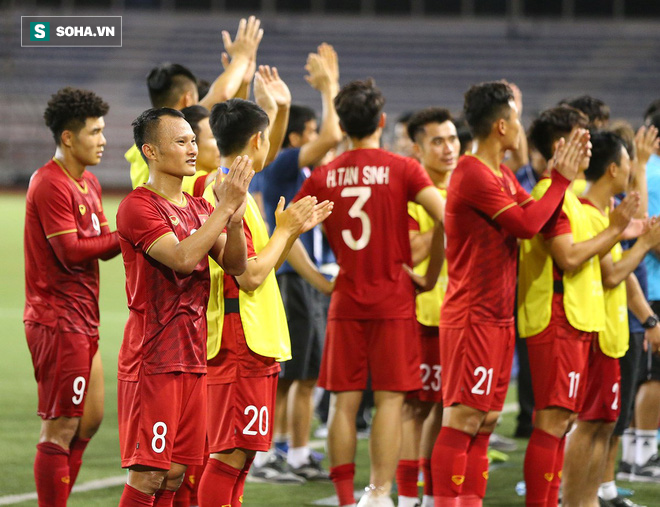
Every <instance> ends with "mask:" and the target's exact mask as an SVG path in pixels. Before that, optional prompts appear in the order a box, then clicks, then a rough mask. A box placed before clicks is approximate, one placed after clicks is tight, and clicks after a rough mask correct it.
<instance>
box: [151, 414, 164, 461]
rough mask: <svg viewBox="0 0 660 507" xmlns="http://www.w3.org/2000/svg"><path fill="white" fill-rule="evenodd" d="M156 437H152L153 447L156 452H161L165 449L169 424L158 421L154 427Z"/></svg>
mask: <svg viewBox="0 0 660 507" xmlns="http://www.w3.org/2000/svg"><path fill="white" fill-rule="evenodd" d="M152 431H153V434H154V438H152V439H151V448H152V449H153V450H154V452H155V453H158V454H160V453H161V452H163V451H164V450H165V435H167V424H165V423H164V422H162V421H161V422H157V423H156V424H154V427H153V430H152Z"/></svg>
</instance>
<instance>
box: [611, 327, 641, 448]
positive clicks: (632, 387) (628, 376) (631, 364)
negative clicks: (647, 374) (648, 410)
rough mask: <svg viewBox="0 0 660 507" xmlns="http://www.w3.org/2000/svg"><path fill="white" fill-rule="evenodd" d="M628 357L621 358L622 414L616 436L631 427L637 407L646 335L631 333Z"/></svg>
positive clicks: (620, 400)
mask: <svg viewBox="0 0 660 507" xmlns="http://www.w3.org/2000/svg"><path fill="white" fill-rule="evenodd" d="M629 343H630V344H629V346H628V351H627V352H626V355H625V356H623V357H620V358H619V366H620V367H621V384H620V386H619V389H620V396H619V402H620V404H621V405H620V407H621V412H620V413H619V418H618V419H617V421H616V426H614V434H615V435H618V436H621V435H623V432H624V430H625V429H626V428H627V427H628V426H630V421H631V420H632V415H633V407H634V406H635V395H636V394H637V386H638V385H639V382H640V374H641V359H642V357H645V356H646V353H645V352H644V333H630V342H629Z"/></svg>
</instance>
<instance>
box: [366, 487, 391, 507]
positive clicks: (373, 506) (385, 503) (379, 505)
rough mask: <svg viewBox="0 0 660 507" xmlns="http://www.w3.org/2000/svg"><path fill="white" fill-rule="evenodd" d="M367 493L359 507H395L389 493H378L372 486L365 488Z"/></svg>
mask: <svg viewBox="0 0 660 507" xmlns="http://www.w3.org/2000/svg"><path fill="white" fill-rule="evenodd" d="M365 491H366V493H365V494H364V495H362V498H360V501H359V502H358V504H357V507H395V506H394V502H393V501H392V499H391V498H390V497H389V495H376V494H375V492H374V490H373V489H372V488H369V487H367V488H365Z"/></svg>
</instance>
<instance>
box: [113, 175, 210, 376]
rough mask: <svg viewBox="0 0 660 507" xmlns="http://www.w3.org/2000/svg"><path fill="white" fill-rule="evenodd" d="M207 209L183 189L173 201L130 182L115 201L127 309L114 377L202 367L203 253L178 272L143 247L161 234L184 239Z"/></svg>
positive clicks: (205, 288)
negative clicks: (125, 193) (121, 197)
mask: <svg viewBox="0 0 660 507" xmlns="http://www.w3.org/2000/svg"><path fill="white" fill-rule="evenodd" d="M212 211H213V208H212V207H211V205H210V204H209V203H208V202H206V201H205V200H204V199H202V198H198V197H191V196H189V195H188V194H184V203H183V205H179V204H177V203H175V202H173V201H171V200H169V199H167V198H166V197H164V196H161V195H159V194H157V193H156V192H154V191H152V190H150V189H148V188H146V187H138V188H136V189H135V190H133V191H132V192H131V193H130V194H128V196H127V197H126V198H125V199H124V200H123V201H122V202H121V204H120V205H119V210H118V211H117V230H118V231H119V244H120V245H121V254H122V257H123V258H124V268H125V269H126V295H127V298H128V308H129V310H130V313H129V316H128V322H127V323H126V328H125V329H124V341H123V343H122V346H121V350H120V351H119V370H118V377H119V379H120V380H137V379H138V373H139V371H140V369H141V368H144V373H146V374H147V375H152V374H156V373H168V372H187V373H205V372H206V306H207V304H208V299H209V286H210V281H209V268H208V266H209V261H208V257H206V256H204V258H203V259H202V260H201V261H200V262H199V264H197V266H196V267H195V270H194V271H193V272H192V273H191V274H190V275H182V274H180V273H177V272H176V271H174V270H173V269H171V268H168V267H167V266H165V265H163V264H161V263H159V262H158V261H156V260H154V259H153V258H151V257H150V256H149V249H150V248H151V247H152V246H153V244H154V243H155V242H156V241H157V240H158V239H160V238H162V237H163V236H165V235H166V234H171V233H174V235H175V236H176V237H177V238H178V239H179V241H182V240H184V239H185V238H187V237H188V236H190V235H191V234H193V233H194V232H195V231H196V230H197V229H198V228H200V227H201V226H202V224H203V223H204V222H205V221H206V219H207V218H208V217H209V215H210V214H211V213H212Z"/></svg>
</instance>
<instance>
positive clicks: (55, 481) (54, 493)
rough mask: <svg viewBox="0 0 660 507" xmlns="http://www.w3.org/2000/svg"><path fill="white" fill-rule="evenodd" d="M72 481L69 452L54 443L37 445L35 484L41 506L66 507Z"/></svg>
mask: <svg viewBox="0 0 660 507" xmlns="http://www.w3.org/2000/svg"><path fill="white" fill-rule="evenodd" d="M70 481H71V479H70V477H69V451H67V450H65V449H63V448H62V447H60V446H59V445H57V444H53V443H52V442H42V443H41V444H37V455H36V457H35V458H34V482H35V484H36V486H37V496H38V497H39V505H49V506H52V507H66V501H67V498H69V482H70Z"/></svg>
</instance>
